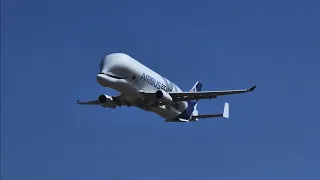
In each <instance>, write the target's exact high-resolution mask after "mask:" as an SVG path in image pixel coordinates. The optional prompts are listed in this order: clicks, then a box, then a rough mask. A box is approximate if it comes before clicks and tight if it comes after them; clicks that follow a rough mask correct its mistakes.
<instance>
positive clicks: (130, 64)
mask: <svg viewBox="0 0 320 180" xmlns="http://www.w3.org/2000/svg"><path fill="white" fill-rule="evenodd" d="M96 78H97V82H98V83H99V84H100V85H101V86H104V87H107V88H111V89H114V90H116V91H118V92H119V94H118V95H116V96H110V95H107V94H101V95H100V96H98V99H95V100H91V101H85V102H80V101H79V100H77V104H82V105H99V106H102V107H103V108H112V109H115V108H116V107H121V106H127V107H131V106H132V107H137V108H140V109H142V110H144V111H148V112H153V113H156V114H158V115H159V116H161V117H162V118H164V121H165V122H198V121H199V119H204V118H216V117H222V118H229V103H225V104H224V110H223V113H220V114H205V115H199V114H198V110H197V104H198V102H199V100H200V99H210V100H211V99H213V98H217V97H218V96H223V95H231V94H240V93H247V92H252V91H253V90H254V89H255V88H256V86H253V87H251V88H249V89H240V90H224V91H201V89H202V85H203V84H202V83H201V82H200V81H198V82H196V83H195V84H194V86H193V87H192V88H191V90H190V91H189V92H186V91H182V90H181V89H180V88H179V87H178V86H177V85H175V84H174V83H173V82H171V81H169V80H168V79H166V78H165V77H163V76H161V75H160V74H158V73H156V72H155V71H153V70H152V69H150V68H148V67H146V66H145V65H143V64H142V63H140V62H139V61H137V60H136V59H134V58H132V57H131V56H130V55H128V54H125V53H111V54H108V55H106V56H104V57H103V59H102V60H101V62H100V71H99V74H97V77H96Z"/></svg>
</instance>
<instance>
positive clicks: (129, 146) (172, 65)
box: [1, 0, 320, 180]
mask: <svg viewBox="0 0 320 180" xmlns="http://www.w3.org/2000/svg"><path fill="white" fill-rule="evenodd" d="M319 5H320V3H319V1H295V0H293V1H289V0H280V1H279V0H278V1H275V0H270V1H253V0H251V1H248V0H244V1H236V0H230V1H129V0H128V1H105V0H93V1H84V0H79V1H62V0H56V1H47V0H29V1H22V0H10V1H9V0H4V1H2V11H1V179H3V180H15V179H17V180H18V179H33V180H43V179H48V180H55V179H62V180H67V179H78V180H85V179H101V180H102V179H129V178H130V179H137V180H146V179H152V180H163V179H166V180H168V179H169V180H171V179H172V180H173V179H185V180H193V179H205V180H212V179H219V180H221V179H223V180H231V179H232V180H233V179H237V180H251V179H252V180H253V179H254V180H255V179H259V180H269V179H293V180H294V179H319V178H320V172H319V169H320V163H319V162H320V145H319V137H320V133H319V126H320V121H319V115H318V110H319V106H320V104H319V100H320V99H319V94H318V93H319V91H320V84H319V75H320V73H319V66H320V63H319V59H320V43H319V42H320V34H319V32H320V23H319V19H320V12H319ZM112 52H124V53H128V54H129V55H131V56H132V57H134V58H135V59H137V60H139V61H140V62H142V63H143V64H145V65H147V66H148V67H150V68H151V69H153V70H154V71H156V72H158V73H160V74H161V75H163V76H165V77H166V78H168V79H170V80H171V81H172V82H174V83H176V84H177V85H179V86H180V88H181V89H183V90H186V91H188V90H189V89H190V88H191V87H192V86H193V85H194V83H195V82H196V81H198V80H200V81H202V83H203V84H204V85H203V90H222V89H242V88H248V87H251V86H252V85H257V89H256V90H255V91H254V92H253V93H250V94H243V95H233V96H225V97H220V98H218V99H215V100H212V101H209V100H202V101H200V103H199V105H198V108H199V111H200V113H215V112H221V111H222V109H223V103H224V102H229V103H230V116H231V117H230V119H228V120H225V119H211V120H202V121H201V122H199V123H171V124H170V123H164V120H163V119H162V118H161V117H159V116H157V115H155V114H152V113H148V112H145V111H141V110H139V109H136V108H126V107H124V108H118V109H117V110H116V111H115V112H113V111H112V110H109V109H103V108H101V107H88V106H79V105H76V104H75V102H76V100H77V99H80V100H91V99H95V98H97V97H98V95H100V94H102V93H106V94H110V95H116V94H117V92H116V91H114V90H111V89H106V88H103V87H101V86H100V85H98V83H97V82H96V74H97V73H98V70H99V63H100V60H101V58H102V57H103V56H104V55H105V54H109V53H112Z"/></svg>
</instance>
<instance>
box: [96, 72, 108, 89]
mask: <svg viewBox="0 0 320 180" xmlns="http://www.w3.org/2000/svg"><path fill="white" fill-rule="evenodd" d="M97 81H98V83H99V84H100V85H102V86H108V81H106V75H105V74H104V73H103V72H100V73H99V74H98V75H97Z"/></svg>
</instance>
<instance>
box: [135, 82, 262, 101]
mask: <svg viewBox="0 0 320 180" xmlns="http://www.w3.org/2000/svg"><path fill="white" fill-rule="evenodd" d="M255 88H256V86H253V87H251V88H249V89H240V90H225V91H198V92H169V94H170V96H171V97H172V99H173V101H175V102H178V101H187V100H196V99H212V98H217V97H218V96H224V95H231V94H240V93H247V92H252V91H253V90H254V89H255ZM140 93H142V94H143V95H145V96H150V97H151V96H152V97H154V95H155V92H140Z"/></svg>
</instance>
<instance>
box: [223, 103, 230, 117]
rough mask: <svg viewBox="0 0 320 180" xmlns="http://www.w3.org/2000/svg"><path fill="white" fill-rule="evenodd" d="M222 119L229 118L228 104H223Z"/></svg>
mask: <svg viewBox="0 0 320 180" xmlns="http://www.w3.org/2000/svg"><path fill="white" fill-rule="evenodd" d="M223 117H224V118H229V103H224V109H223Z"/></svg>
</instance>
